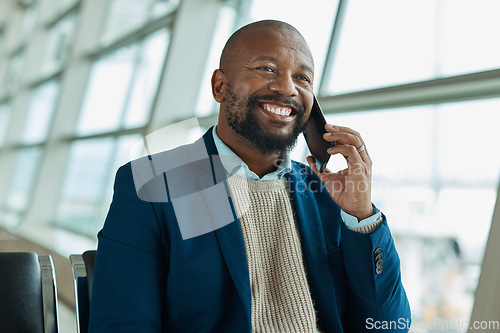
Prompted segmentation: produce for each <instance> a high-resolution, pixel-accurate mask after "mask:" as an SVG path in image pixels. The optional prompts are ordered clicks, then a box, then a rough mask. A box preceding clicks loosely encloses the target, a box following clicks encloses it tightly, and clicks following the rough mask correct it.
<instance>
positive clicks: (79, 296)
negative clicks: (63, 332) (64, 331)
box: [69, 250, 96, 333]
mask: <svg viewBox="0 0 500 333" xmlns="http://www.w3.org/2000/svg"><path fill="white" fill-rule="evenodd" d="M95 255H96V251H95V250H89V251H85V252H84V253H83V254H72V255H70V256H69V260H70V262H71V268H72V270H73V285H74V286H75V307H76V327H77V332H78V333H87V332H88V329H89V312H90V298H91V295H92V280H93V277H94V263H95Z"/></svg>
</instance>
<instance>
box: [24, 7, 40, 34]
mask: <svg viewBox="0 0 500 333" xmlns="http://www.w3.org/2000/svg"><path fill="white" fill-rule="evenodd" d="M37 15H38V10H37V2H36V1H33V4H32V5H30V6H29V7H28V8H26V10H25V11H24V16H23V22H22V28H21V29H22V31H21V33H22V37H21V39H26V38H30V37H31V35H32V33H33V31H34V30H35V26H36V19H37Z"/></svg>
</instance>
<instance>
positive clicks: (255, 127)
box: [224, 85, 306, 156]
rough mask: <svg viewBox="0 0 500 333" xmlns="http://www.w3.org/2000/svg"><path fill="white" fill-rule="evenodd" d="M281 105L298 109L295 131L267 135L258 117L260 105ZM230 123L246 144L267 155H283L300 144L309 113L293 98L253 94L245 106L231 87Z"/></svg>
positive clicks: (275, 122) (227, 116) (277, 122)
mask: <svg viewBox="0 0 500 333" xmlns="http://www.w3.org/2000/svg"><path fill="white" fill-rule="evenodd" d="M264 101H268V102H278V103H285V104H290V105H293V106H295V107H296V108H297V114H296V115H295V119H294V120H293V121H294V122H295V124H294V126H293V128H292V131H290V132H289V133H286V134H281V133H273V132H270V131H266V130H265V129H264V127H263V126H261V125H260V124H259V121H258V119H257V117H256V113H257V112H260V111H259V110H258V104H259V103H260V102H264ZM224 113H225V115H226V119H227V122H228V124H229V126H231V128H232V129H233V130H234V131H235V132H236V133H238V134H239V135H241V136H242V137H243V138H245V139H246V141H247V142H248V143H249V144H250V145H251V146H253V147H254V148H257V149H258V150H259V151H260V152H261V153H263V154H266V155H267V154H279V155H280V156H282V155H283V154H285V153H287V152H289V151H291V150H292V149H293V148H294V147H295V145H296V144H297V138H298V136H299V134H300V133H302V131H303V130H304V127H305V124H306V116H305V109H304V107H303V106H302V105H300V104H299V103H297V102H296V101H294V100H293V99H291V98H286V97H283V96H279V95H265V96H257V95H255V94H252V95H251V96H250V97H249V98H248V102H247V104H246V105H245V104H244V101H243V100H242V99H240V98H238V97H237V96H236V94H235V93H234V91H233V89H232V87H231V86H229V85H228V86H227V99H226V107H225V109H224ZM270 121H271V123H272V124H273V125H274V126H276V127H277V128H279V127H283V126H285V124H283V123H282V122H280V121H272V120H270Z"/></svg>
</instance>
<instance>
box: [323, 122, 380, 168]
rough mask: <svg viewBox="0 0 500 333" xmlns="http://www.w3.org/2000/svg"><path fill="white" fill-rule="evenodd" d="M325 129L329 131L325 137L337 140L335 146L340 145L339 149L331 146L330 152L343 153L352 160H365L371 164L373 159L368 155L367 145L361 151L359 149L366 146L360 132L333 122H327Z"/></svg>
mask: <svg viewBox="0 0 500 333" xmlns="http://www.w3.org/2000/svg"><path fill="white" fill-rule="evenodd" d="M325 130H326V131H327V133H325V134H323V138H324V139H325V140H326V141H329V142H334V141H335V142H336V146H335V147H339V148H338V149H333V148H335V147H333V148H330V150H329V152H330V151H331V152H330V153H331V154H332V155H333V154H337V153H341V154H342V155H344V157H345V158H348V157H351V161H352V162H355V161H358V162H361V161H364V162H367V163H370V164H371V159H370V156H369V155H368V151H367V150H366V147H365V149H363V150H362V151H361V152H360V151H359V150H358V149H359V148H360V147H361V146H364V142H363V139H362V138H361V135H360V134H359V133H358V132H356V131H354V130H353V129H350V128H349V127H342V126H336V125H331V124H326V125H325ZM340 147H344V148H340ZM353 149H354V150H353Z"/></svg>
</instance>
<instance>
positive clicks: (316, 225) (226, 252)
mask: <svg viewBox="0 0 500 333" xmlns="http://www.w3.org/2000/svg"><path fill="white" fill-rule="evenodd" d="M197 143H198V144H200V143H201V144H204V146H205V147H206V151H207V153H208V155H209V158H208V159H207V161H208V162H207V163H201V162H200V163H198V164H197V166H196V167H195V168H190V169H189V168H188V169H189V174H190V176H189V177H190V179H197V183H198V184H200V183H204V182H205V183H206V182H208V183H210V182H212V183H215V182H218V181H222V182H224V177H222V178H221V177H218V175H216V173H217V172H214V168H215V166H216V165H219V164H218V162H217V158H216V157H217V156H218V155H217V150H216V148H215V144H214V141H213V137H212V130H211V129H210V130H208V131H207V132H206V133H205V134H204V136H203V137H202V138H201V139H200V140H199V141H198V142H197ZM192 146H193V145H187V146H183V147H180V148H177V149H178V151H179V152H180V153H182V152H183V151H184V152H186V151H187V152H188V153H187V154H188V155H189V149H191V148H192ZM162 154H164V153H160V154H159V155H157V156H156V157H155V158H152V157H151V156H149V157H146V158H143V159H144V161H145V163H147V162H150V161H153V159H154V160H155V161H162V156H164V155H162ZM170 156H171V155H170ZM214 157H215V158H214ZM163 161H164V162H165V163H167V164H168V161H167V159H164V160H163ZM219 162H220V161H219ZM206 166H207V167H206ZM156 167H157V169H158V165H156ZM133 168H134V167H133V164H132V163H130V162H129V163H128V164H126V165H124V166H122V167H121V168H120V169H119V170H118V172H117V174H116V179H115V185H114V196H113V201H112V203H111V206H110V209H109V213H108V216H107V218H106V221H105V224H104V227H103V228H102V230H101V231H100V232H99V235H98V238H99V246H98V249H97V256H96V263H95V275H94V282H93V293H92V302H91V309H90V323H89V324H90V325H89V327H90V328H89V332H103V333H113V332H120V333H123V332H134V333H136V332H141V333H149V332H184V333H188V332H192V333H200V332H231V333H233V332H238V333H240V332H248V333H250V332H251V294H250V281H249V272H248V265H247V259H246V253H245V246H244V242H243V236H242V232H241V228H240V224H239V222H238V219H237V216H236V214H234V217H235V221H234V222H232V223H229V224H227V225H225V226H223V227H219V228H217V229H216V230H213V231H210V232H206V233H203V234H201V235H199V236H197V237H191V238H187V239H183V238H182V234H181V230H180V227H179V224H178V222H177V219H176V214H175V209H174V206H173V205H172V202H171V201H170V200H168V199H171V198H169V197H168V196H169V191H170V192H171V191H172V189H173V187H174V186H175V187H182V183H183V182H184V183H185V182H187V181H189V180H188V179H182V178H183V177H182V176H181V177H180V178H181V180H182V181H179V177H177V176H175V177H174V176H172V175H171V174H169V173H167V172H161V170H160V172H157V173H156V174H155V175H154V176H155V177H154V179H155V180H156V181H144V183H143V184H142V185H143V186H142V187H141V188H140V189H139V188H138V187H137V178H138V177H137V173H135V174H134V173H133V172H134V171H133ZM178 169H179V168H178ZM180 169H181V170H186V169H185V168H183V167H182V166H181V167H180ZM215 169H217V168H215ZM174 174H175V173H174ZM185 174H186V172H184V175H185ZM134 177H136V179H135V180H134ZM286 177H287V181H288V183H289V184H290V192H291V198H292V205H293V208H294V210H295V213H296V218H297V223H298V228H299V233H300V237H301V243H302V251H303V255H304V260H305V265H306V271H307V277H308V281H309V286H310V291H311V294H312V298H313V301H314V307H315V310H316V311H317V319H318V324H319V326H320V328H321V330H322V331H323V332H355V333H358V332H365V331H366V332H374V331H375V329H376V331H385V332H406V331H408V328H409V320H410V308H409V304H408V300H407V297H406V294H405V291H404V288H403V285H402V283H401V274H400V263H399V257H398V254H397V252H396V249H395V247H394V243H393V239H392V236H391V233H390V231H389V227H388V225H387V222H386V221H385V217H384V222H383V223H382V224H381V225H380V227H379V228H378V229H376V230H375V231H374V232H372V233H370V234H361V233H357V232H354V231H351V230H349V229H347V228H346V227H345V225H344V223H343V222H342V220H341V218H340V207H339V206H338V205H337V204H335V202H333V200H332V198H331V196H330V195H329V194H328V191H327V190H326V189H325V187H324V184H323V183H321V181H320V180H319V178H318V177H317V176H316V175H315V174H314V173H313V172H312V171H311V169H310V168H309V167H308V166H306V165H304V164H301V163H297V162H292V171H291V172H290V173H288V174H287V175H286ZM158 180H160V181H158ZM150 184H153V185H150ZM159 187H162V188H164V190H159V189H158V188H159ZM169 188H170V190H169ZM165 194H166V197H165V198H159V197H160V196H161V195H165ZM155 196H156V197H155ZM226 199H228V200H229V201H231V200H230V198H226ZM231 207H234V206H232V203H231ZM192 209H196V207H192ZM233 213H234V208H233ZM185 238H186V237H185ZM376 262H378V264H376ZM382 263H383V264H382ZM377 328H388V329H377Z"/></svg>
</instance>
